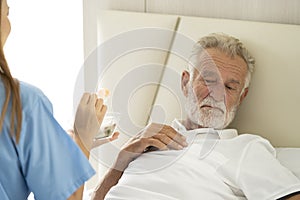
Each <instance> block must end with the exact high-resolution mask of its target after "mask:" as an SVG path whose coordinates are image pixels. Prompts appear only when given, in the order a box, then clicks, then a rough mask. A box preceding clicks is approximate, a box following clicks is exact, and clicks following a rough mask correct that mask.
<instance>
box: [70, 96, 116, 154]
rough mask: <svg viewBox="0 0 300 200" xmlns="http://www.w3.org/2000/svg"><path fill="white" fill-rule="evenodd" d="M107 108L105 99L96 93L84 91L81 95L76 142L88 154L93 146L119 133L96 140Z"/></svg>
mask: <svg viewBox="0 0 300 200" xmlns="http://www.w3.org/2000/svg"><path fill="white" fill-rule="evenodd" d="M106 110H107V107H106V105H104V104H103V100H102V99H100V98H97V95H96V94H91V93H84V94H83V96H82V97H81V100H80V103H79V105H78V108H77V111H76V116H75V122H74V132H75V141H76V143H77V144H78V145H79V146H80V147H81V149H82V150H83V151H84V153H85V154H86V155H89V151H90V150H91V149H92V148H94V147H97V146H99V145H101V144H104V143H106V142H110V141H112V140H114V139H116V138H117V137H118V133H114V134H113V135H112V136H111V137H109V138H104V139H99V140H95V137H96V135H97V134H98V131H99V129H100V125H101V123H102V121H103V118H104V116H105V113H106Z"/></svg>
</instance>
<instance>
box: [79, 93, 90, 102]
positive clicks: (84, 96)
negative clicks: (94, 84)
mask: <svg viewBox="0 0 300 200" xmlns="http://www.w3.org/2000/svg"><path fill="white" fill-rule="evenodd" d="M89 99H90V94H89V93H87V92H85V93H84V94H83V95H82V96H81V99H80V104H84V105H85V104H87V103H88V101H89Z"/></svg>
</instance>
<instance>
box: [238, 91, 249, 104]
mask: <svg viewBox="0 0 300 200" xmlns="http://www.w3.org/2000/svg"><path fill="white" fill-rule="evenodd" d="M248 91H249V88H245V90H244V91H243V94H242V95H241V97H240V102H239V105H241V103H242V102H243V101H244V99H245V97H246V96H247V94H248Z"/></svg>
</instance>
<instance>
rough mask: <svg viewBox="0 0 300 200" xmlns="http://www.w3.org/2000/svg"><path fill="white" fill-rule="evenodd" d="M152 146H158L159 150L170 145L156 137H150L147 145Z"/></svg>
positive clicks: (166, 148) (165, 148)
mask: <svg viewBox="0 0 300 200" xmlns="http://www.w3.org/2000/svg"><path fill="white" fill-rule="evenodd" d="M150 146H153V147H156V148H158V149H159V150H168V146H167V145H166V144H165V143H163V142H161V141H160V140H158V139H155V138H148V145H147V147H150Z"/></svg>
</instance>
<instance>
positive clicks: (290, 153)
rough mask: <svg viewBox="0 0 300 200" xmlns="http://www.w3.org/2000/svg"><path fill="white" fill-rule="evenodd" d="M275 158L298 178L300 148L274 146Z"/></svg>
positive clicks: (299, 172)
mask: <svg viewBox="0 0 300 200" xmlns="http://www.w3.org/2000/svg"><path fill="white" fill-rule="evenodd" d="M276 152H277V159H278V160H279V161H280V162H281V164H282V165H283V166H285V167H286V168H288V169H289V170H291V171H292V172H293V173H294V174H295V175H296V176H297V177H298V178H299V179H300V148H276Z"/></svg>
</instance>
